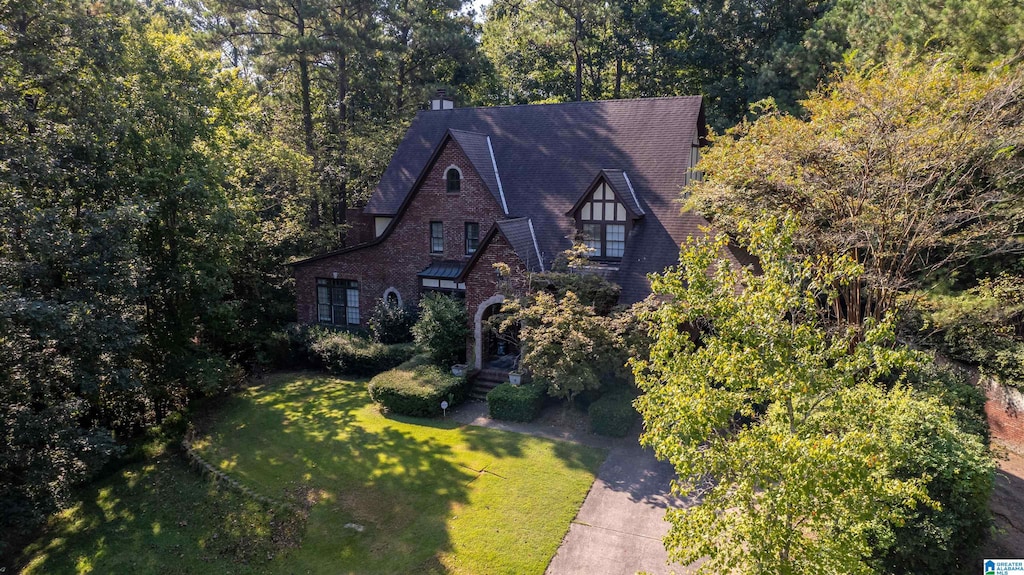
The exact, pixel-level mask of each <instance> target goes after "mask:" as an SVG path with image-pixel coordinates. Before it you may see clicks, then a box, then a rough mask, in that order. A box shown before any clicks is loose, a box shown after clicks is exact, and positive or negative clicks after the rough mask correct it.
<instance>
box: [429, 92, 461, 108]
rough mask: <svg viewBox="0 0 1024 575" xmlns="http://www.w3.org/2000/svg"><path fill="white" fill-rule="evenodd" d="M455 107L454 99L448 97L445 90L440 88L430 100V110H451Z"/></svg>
mask: <svg viewBox="0 0 1024 575" xmlns="http://www.w3.org/2000/svg"><path fill="white" fill-rule="evenodd" d="M454 108H455V100H452V99H451V98H449V97H448V95H447V93H446V92H445V90H444V89H443V88H442V89H440V90H438V91H437V95H435V96H434V98H433V99H432V100H430V109H431V110H452V109H454Z"/></svg>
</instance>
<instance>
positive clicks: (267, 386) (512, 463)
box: [28, 374, 604, 574]
mask: <svg viewBox="0 0 1024 575" xmlns="http://www.w3.org/2000/svg"><path fill="white" fill-rule="evenodd" d="M210 420H211V422H210V423H209V424H208V425H207V426H206V427H207V428H206V429H203V430H200V434H199V435H198V436H197V438H196V440H195V442H194V446H195V448H196V450H197V451H198V453H199V454H200V455H202V457H203V458H204V459H206V460H207V461H209V462H210V463H212V464H213V465H215V466H216V467H218V468H219V469H221V470H223V471H225V472H227V473H228V474H229V475H230V476H231V477H233V478H234V479H236V480H238V481H239V482H240V483H241V484H243V485H245V486H247V487H249V488H251V489H253V490H254V491H256V492H257V493H259V494H262V495H264V496H268V497H272V498H275V499H277V500H281V501H286V502H290V503H291V504H294V505H297V506H298V507H299V508H305V509H308V511H307V512H305V513H303V512H294V511H283V512H282V511H279V512H270V511H264V510H263V509H264V508H263V507H261V506H260V505H257V504H256V503H254V502H251V501H249V500H247V498H246V497H245V496H243V495H241V494H237V493H226V492H225V491H223V490H218V489H216V488H213V487H212V486H211V484H210V483H209V482H208V481H206V480H204V479H200V478H199V477H198V476H197V475H195V474H193V473H188V472H185V471H183V470H182V468H183V466H184V464H183V463H181V461H180V460H178V459H177V458H164V459H162V460H156V461H152V462H148V463H146V464H144V465H136V466H132V467H129V468H127V469H126V470H124V471H123V472H121V473H119V474H117V475H116V476H114V477H113V478H111V479H108V480H107V481H104V482H102V483H101V484H99V485H96V486H94V487H93V488H91V489H89V490H87V492H86V498H85V500H84V503H83V504H81V505H78V506H75V507H73V508H71V509H70V510H69V511H67V512H66V513H64V514H62V515H61V516H58V517H57V518H56V519H55V521H54V522H53V526H52V528H51V530H50V533H49V535H48V536H47V538H45V539H44V540H42V541H40V542H39V543H38V544H36V545H35V546H33V548H31V549H30V553H31V557H32V560H33V562H32V564H31V565H30V568H29V570H28V572H30V573H72V572H79V573H82V572H94V573H107V572H128V571H131V572H134V573H142V572H160V573H169V572H178V573H189V572H191V573H204V572H218V573H220V572H232V573H238V572H268V573H307V572H308V573H517V574H518V573H538V574H539V573H543V571H544V569H545V568H546V566H547V564H548V562H549V561H550V559H551V557H552V556H553V555H554V553H555V551H556V549H557V548H558V545H559V543H560V542H561V540H562V537H563V536H564V534H565V532H566V531H567V530H568V528H569V523H570V521H571V520H572V518H573V517H574V516H575V514H576V511H577V509H578V508H579V506H580V504H581V503H582V502H583V499H584V497H585V496H586V493H587V490H588V488H589V487H590V484H591V482H592V481H593V479H594V475H595V473H596V471H597V468H598V466H599V465H600V463H601V461H602V460H603V458H604V452H603V451H601V450H596V449H592V448H588V447H585V446H581V445H576V444H571V443H564V442H557V441H550V440H545V439H540V438H535V437H531V436H526V435H520V434H514V433H507V432H501V431H497V430H492V429H485V428H478V427H467V426H462V427H460V426H458V425H457V424H455V423H452V422H450V421H438V420H420V419H412V418H402V417H385V416H382V415H381V414H380V413H379V411H378V410H377V408H376V407H375V406H374V405H373V404H372V403H371V402H370V401H369V398H368V396H367V393H366V386H365V382H363V381H351V380H345V379H340V378H335V377H328V376H320V375H313V374H286V375H279V376H275V377H272V378H269V379H268V380H267V381H266V382H265V383H264V384H262V385H260V386H258V387H254V388H252V389H251V390H250V391H248V392H247V393H245V394H243V395H242V396H241V397H238V398H235V399H232V400H230V401H229V402H228V403H227V405H225V406H222V407H220V408H218V410H217V412H216V413H215V414H213V415H212V417H211V418H210ZM304 516H305V517H304Z"/></svg>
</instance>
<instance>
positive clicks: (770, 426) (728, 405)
mask: <svg viewBox="0 0 1024 575" xmlns="http://www.w3.org/2000/svg"><path fill="white" fill-rule="evenodd" d="M798 229H799V228H798V224H797V222H796V220H795V219H793V218H788V219H786V220H784V221H781V222H780V221H778V220H769V221H767V222H762V223H759V224H753V225H744V227H743V231H745V232H746V237H748V238H749V240H748V242H749V243H748V247H749V250H750V252H751V253H753V254H754V255H755V256H757V257H758V258H760V267H761V268H762V269H761V273H754V272H753V271H752V270H750V269H742V270H736V269H733V268H731V267H730V266H729V264H728V263H726V262H724V261H720V260H719V259H718V257H719V253H720V251H721V249H722V248H723V247H724V245H725V244H726V239H725V238H724V237H721V236H720V237H718V238H717V239H701V240H693V241H691V242H689V243H687V244H686V245H685V246H684V247H683V250H682V253H681V255H680V264H679V266H678V267H676V268H671V269H669V270H667V271H666V272H665V273H664V274H662V275H660V276H655V277H654V278H653V280H652V284H653V288H654V291H655V293H656V294H657V295H660V296H661V297H662V298H663V302H664V303H663V304H662V305H661V306H659V307H657V308H655V309H654V310H653V311H652V312H651V313H650V316H649V318H650V320H651V321H652V322H653V323H654V326H655V332H654V333H655V342H654V345H653V347H652V349H651V354H650V359H649V360H637V361H636V362H635V363H634V370H635V373H636V378H637V382H638V384H639V385H640V387H641V389H642V390H643V392H644V394H643V395H642V396H641V397H640V398H639V399H638V400H637V402H636V405H637V407H638V410H639V411H640V413H641V414H642V415H643V417H644V423H645V431H644V433H643V435H642V437H641V442H642V443H643V444H644V445H647V446H650V447H652V448H654V450H655V453H656V454H657V455H658V457H660V458H663V459H666V460H668V461H670V462H671V463H672V464H673V466H674V467H675V468H676V470H677V472H678V475H679V480H678V481H677V482H676V483H675V488H676V490H678V491H679V492H680V494H682V495H684V496H690V497H692V499H691V500H690V502H691V504H690V506H689V507H685V508H681V509H675V510H671V511H670V512H669V514H668V519H669V521H670V522H671V523H672V528H671V531H670V533H669V535H668V537H667V538H666V540H665V541H666V546H667V547H668V549H669V552H670V557H671V558H672V559H674V560H677V561H680V562H683V563H690V562H693V561H697V560H698V559H701V558H704V561H703V562H702V563H701V565H700V567H699V568H698V571H699V572H702V573H719V572H751V573H755V572H756V573H792V574H795V573H809V572H815V573H837V574H838V573H844V574H847V573H872V572H875V570H876V568H877V567H878V564H877V563H875V562H873V561H874V559H873V558H874V557H875V556H876V555H877V554H878V553H881V552H884V550H885V549H886V548H887V545H888V544H889V543H891V541H892V537H891V535H892V533H893V532H894V531H893V529H895V528H898V526H900V525H901V524H902V523H903V522H904V521H906V520H907V519H910V518H913V517H915V514H916V513H919V512H920V510H922V509H925V510H929V511H934V512H936V513H938V512H939V510H940V507H939V505H938V504H936V501H937V500H938V498H933V496H932V495H933V494H932V492H931V491H930V486H931V485H932V483H931V481H932V478H931V475H930V471H931V470H934V469H936V468H941V467H942V465H944V463H942V462H950V463H951V462H954V461H955V462H957V463H956V464H955V467H956V469H955V470H954V471H953V472H952V473H953V475H954V476H955V475H957V474H963V481H962V482H961V481H956V480H954V481H955V483H956V484H957V486H959V487H963V488H964V490H965V491H966V492H969V493H970V494H971V495H970V497H971V498H972V501H974V502H975V503H977V502H978V501H981V502H984V501H985V499H986V498H987V494H988V491H987V490H989V489H991V473H990V472H991V469H992V463H991V460H990V458H989V456H988V454H987V451H986V449H985V446H984V445H983V444H982V443H981V442H980V441H979V440H978V439H977V438H976V437H974V436H971V435H968V434H966V433H964V432H962V431H961V430H960V429H959V428H958V427H957V425H956V422H955V420H954V415H953V413H952V411H951V410H950V409H949V408H948V407H946V406H944V405H943V404H942V403H940V402H939V401H938V400H936V399H934V398H930V397H926V396H921V395H919V394H917V393H915V392H913V391H912V390H911V389H910V388H908V387H907V386H905V385H902V384H899V383H896V384H895V385H889V386H883V385H880V384H879V382H880V380H882V379H883V378H888V377H890V376H892V375H893V374H896V373H899V372H901V371H905V370H907V369H912V368H913V367H914V365H915V363H916V362H917V357H916V356H915V355H914V354H913V353H912V352H909V351H905V350H902V349H900V348H898V347H895V346H894V345H893V340H894V326H893V319H892V317H891V316H889V315H887V316H885V317H883V318H882V319H881V320H880V321H874V320H869V321H868V322H867V323H866V324H865V326H864V331H863V333H859V332H858V330H856V329H850V328H847V327H846V326H844V325H842V324H840V325H836V324H835V323H834V321H833V320H834V318H831V317H830V315H829V313H828V306H827V305H823V304H826V303H828V302H830V301H832V300H834V299H835V298H836V297H837V293H836V287H835V286H837V285H842V284H843V283H845V282H850V281H856V278H857V277H859V275H860V273H861V270H860V269H859V267H860V266H859V265H858V264H857V263H856V262H855V261H854V260H852V259H851V258H850V257H848V256H846V255H838V256H830V255H817V256H812V257H799V256H797V253H796V248H795V246H794V243H793V237H794V235H795V234H796V233H797V232H798ZM684 326H689V327H688V328H686V329H684ZM922 450H924V451H923V452H922ZM921 458H924V459H929V461H928V463H927V464H922V465H918V463H917V462H918V459H921ZM969 507H970V508H971V511H972V512H979V511H980V512H981V513H982V514H983V513H984V504H983V503H982V505H981V507H980V508H979V507H978V506H977V505H971V506H969ZM886 533H888V534H889V535H890V537H889V538H888V539H886V541H885V542H882V543H879V538H880V534H882V535H884V534H886ZM882 538H883V539H885V537H882ZM933 542H934V540H933Z"/></svg>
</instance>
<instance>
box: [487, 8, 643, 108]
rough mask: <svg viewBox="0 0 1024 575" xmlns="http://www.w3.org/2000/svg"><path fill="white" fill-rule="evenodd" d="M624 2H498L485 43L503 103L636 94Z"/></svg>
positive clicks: (491, 13)
mask: <svg viewBox="0 0 1024 575" xmlns="http://www.w3.org/2000/svg"><path fill="white" fill-rule="evenodd" d="M620 4H622V3H621V2H603V3H602V2H586V1H583V0H525V1H514V0H498V1H496V2H494V3H492V4H491V6H490V7H489V8H488V9H487V12H486V16H487V19H486V20H485V22H484V27H483V35H482V38H481V43H482V45H483V50H484V52H485V53H486V54H487V56H488V58H490V60H491V62H492V63H493V64H494V66H495V69H496V73H497V75H498V82H499V84H500V86H501V88H500V90H501V97H502V100H504V101H505V102H509V103H515V104H522V103H531V102H544V101H548V102H559V101H580V100H597V99H607V98H618V97H620V96H622V95H623V94H628V93H629V92H630V88H629V85H628V84H629V82H630V80H629V79H628V76H629V70H628V69H627V61H626V53H627V44H628V38H627V36H626V34H627V31H626V28H625V25H626V23H625V21H624V20H623V18H622V15H623V12H622V8H621V6H620Z"/></svg>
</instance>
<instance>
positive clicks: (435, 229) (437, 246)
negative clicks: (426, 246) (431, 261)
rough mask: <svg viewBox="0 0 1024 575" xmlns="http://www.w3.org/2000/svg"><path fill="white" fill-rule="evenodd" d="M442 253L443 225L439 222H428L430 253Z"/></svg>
mask: <svg viewBox="0 0 1024 575" xmlns="http://www.w3.org/2000/svg"><path fill="white" fill-rule="evenodd" d="M442 252H444V224H442V223H441V222H430V253H432V254H439V253H442Z"/></svg>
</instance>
